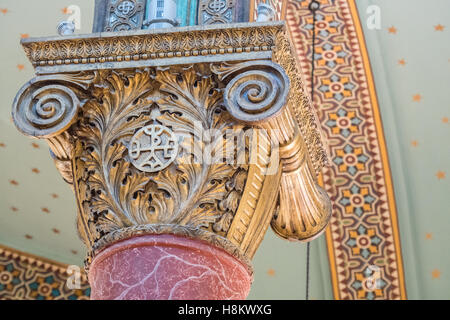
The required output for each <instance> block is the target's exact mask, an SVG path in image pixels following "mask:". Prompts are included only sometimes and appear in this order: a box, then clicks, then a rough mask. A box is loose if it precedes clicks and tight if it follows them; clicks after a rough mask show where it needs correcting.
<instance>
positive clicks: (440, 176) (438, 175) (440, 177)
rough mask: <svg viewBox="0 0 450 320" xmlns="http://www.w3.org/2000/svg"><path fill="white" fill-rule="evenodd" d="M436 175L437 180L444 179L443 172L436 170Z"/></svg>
mask: <svg viewBox="0 0 450 320" xmlns="http://www.w3.org/2000/svg"><path fill="white" fill-rule="evenodd" d="M436 177H437V178H438V180H441V179H445V172H444V171H440V170H439V171H438V172H436Z"/></svg>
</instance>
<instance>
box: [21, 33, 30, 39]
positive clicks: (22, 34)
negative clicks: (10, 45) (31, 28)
mask: <svg viewBox="0 0 450 320" xmlns="http://www.w3.org/2000/svg"><path fill="white" fill-rule="evenodd" d="M29 37H30V35H29V34H28V33H21V34H20V38H22V39H26V38H29Z"/></svg>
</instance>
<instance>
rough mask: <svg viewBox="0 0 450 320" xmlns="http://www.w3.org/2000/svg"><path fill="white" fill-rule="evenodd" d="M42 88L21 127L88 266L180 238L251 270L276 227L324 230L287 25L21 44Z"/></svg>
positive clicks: (20, 98)
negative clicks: (67, 197) (113, 250)
mask: <svg viewBox="0 0 450 320" xmlns="http://www.w3.org/2000/svg"><path fill="white" fill-rule="evenodd" d="M22 44H23V46H24V48H25V51H26V53H27V55H28V57H29V58H30V60H31V62H32V63H33V65H34V66H35V68H36V72H37V74H38V75H37V77H36V78H35V79H33V80H31V81H30V82H29V83H27V84H26V85H25V86H24V87H23V88H22V89H20V91H19V92H18V94H17V97H16V99H15V101H14V104H13V118H14V121H15V123H16V125H17V127H18V129H19V130H20V131H22V132H23V133H24V134H27V135H30V136H33V137H36V138H40V139H46V140H47V141H48V143H49V145H50V147H51V150H52V153H53V155H54V158H55V162H56V164H57V167H58V169H59V170H60V172H61V173H62V175H63V177H64V179H65V180H66V181H67V182H69V183H71V184H72V187H73V190H74V193H75V196H76V200H77V204H78V220H77V221H78V231H79V235H80V237H81V239H82V240H83V241H84V242H85V244H86V246H87V247H88V250H89V257H88V259H87V261H86V262H87V265H89V263H90V261H91V259H92V257H94V256H95V255H96V254H97V253H98V252H100V251H101V250H103V249H104V248H105V247H106V246H109V245H111V244H112V243H114V242H117V241H119V240H124V239H127V238H130V237H132V236H135V235H143V234H173V235H181V236H184V237H189V238H193V239H200V240H204V241H207V242H209V243H211V244H213V245H215V246H218V247H220V248H223V249H224V250H226V251H227V252H229V253H230V254H232V255H233V256H235V257H237V258H238V259H239V260H240V261H243V262H245V263H247V265H248V266H250V260H251V258H252V257H253V255H254V254H255V252H256V249H257V248H258V246H259V244H260V242H261V241H262V238H263V236H264V234H265V232H266V230H267V228H268V226H269V225H270V224H271V225H272V228H273V229H274V231H275V232H276V233H277V234H278V235H280V236H281V237H283V238H287V239H290V240H302V241H303V240H309V239H312V238H313V237H315V236H317V235H318V234H319V233H320V232H322V231H323V229H324V227H325V226H326V224H327V222H328V220H329V217H330V214H331V205H330V201H329V199H328V197H327V195H326V194H325V193H324V192H323V190H322V189H321V188H320V187H319V186H318V184H317V175H318V173H319V172H320V170H321V168H322V167H323V166H324V165H325V164H326V154H325V151H324V148H323V145H322V142H321V138H320V137H321V134H320V132H319V126H318V125H317V124H316V120H315V115H314V111H313V109H312V107H311V103H310V101H309V98H308V95H307V94H306V93H305V92H304V88H303V83H302V80H301V74H300V73H299V70H298V69H297V66H296V64H295V60H294V59H293V58H292V53H291V51H290V50H291V49H290V44H289V38H288V35H287V34H286V27H285V25H284V23H283V22H270V23H267V22H266V23H241V24H230V25H220V26H219V27H217V26H201V27H190V28H176V29H173V30H172V31H171V32H168V31H167V30H154V31H133V32H128V33H126V34H125V33H105V34H104V33H102V34H92V35H86V36H68V37H58V38H44V39H42V38H41V39H29V40H23V41H22Z"/></svg>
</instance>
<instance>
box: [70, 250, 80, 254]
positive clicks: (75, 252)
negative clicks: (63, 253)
mask: <svg viewBox="0 0 450 320" xmlns="http://www.w3.org/2000/svg"><path fill="white" fill-rule="evenodd" d="M70 252H72V253H73V254H78V251H77V250H70Z"/></svg>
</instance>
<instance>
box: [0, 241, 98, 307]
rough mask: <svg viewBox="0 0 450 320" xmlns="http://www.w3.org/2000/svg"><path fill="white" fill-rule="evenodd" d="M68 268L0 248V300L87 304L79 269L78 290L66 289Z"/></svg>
mask: <svg viewBox="0 0 450 320" xmlns="http://www.w3.org/2000/svg"><path fill="white" fill-rule="evenodd" d="M70 267H71V266H70V265H67V264H63V263H60V262H57V261H53V260H50V259H47V258H43V257H39V256H36V255H33V254H30V253H26V252H23V251H19V250H17V249H13V248H10V247H7V246H4V245H0V300H87V299H89V294H90V288H89V284H88V282H87V276H86V273H85V272H84V269H83V268H81V267H80V269H79V270H80V273H79V279H78V280H79V286H78V288H76V289H70V288H69V287H68V286H67V282H68V280H69V278H70V277H71V276H72V272H71V271H70V270H73V269H71V268H70Z"/></svg>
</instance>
